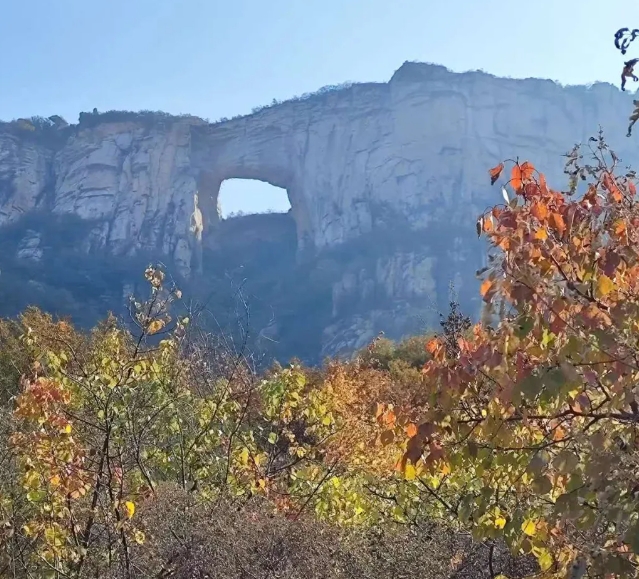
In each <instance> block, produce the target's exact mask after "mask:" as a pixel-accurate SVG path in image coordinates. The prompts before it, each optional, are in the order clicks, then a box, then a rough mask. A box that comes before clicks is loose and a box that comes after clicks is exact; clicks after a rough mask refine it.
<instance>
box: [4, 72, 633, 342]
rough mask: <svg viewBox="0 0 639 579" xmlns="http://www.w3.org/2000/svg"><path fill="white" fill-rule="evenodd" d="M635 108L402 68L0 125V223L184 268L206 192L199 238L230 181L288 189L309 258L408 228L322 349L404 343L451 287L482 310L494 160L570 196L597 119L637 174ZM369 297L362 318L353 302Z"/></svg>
mask: <svg viewBox="0 0 639 579" xmlns="http://www.w3.org/2000/svg"><path fill="white" fill-rule="evenodd" d="M632 98H633V97H632V96H631V95H629V94H624V93H621V92H620V91H619V90H618V89H617V88H615V87H613V86H611V85H609V84H604V83H598V84H594V85H592V86H590V87H585V86H574V87H562V86H560V85H558V84H556V83H554V82H552V81H548V80H539V79H526V80H512V79H502V78H497V77H494V76H492V75H489V74H486V73H483V72H468V73H461V74H457V73H452V72H450V71H448V70H447V69H446V68H444V67H442V66H437V65H429V64H418V63H405V64H404V65H403V66H402V67H401V68H400V69H399V70H398V71H397V72H396V73H395V74H394V75H393V77H392V78H391V79H390V81H389V82H388V83H366V84H355V85H352V86H350V87H347V88H344V89H342V90H335V91H328V92H324V93H319V94H315V95H310V96H308V97H306V98H301V99H293V100H291V101H288V102H284V103H281V104H278V105H275V106H272V107H268V108H265V109H263V110H261V111H259V112H257V113H255V114H251V115H247V116H243V117H239V118H236V119H232V120H229V121H224V122H218V123H213V124H211V123H207V122H205V121H203V120H201V119H197V118H194V117H171V116H169V115H162V114H153V113H144V114H135V113H106V114H103V115H99V114H98V115H95V114H83V115H81V118H80V122H79V124H77V125H71V126H64V124H59V123H58V124H56V125H55V126H48V127H45V129H43V128H42V127H35V130H32V129H33V128H29V126H28V124H29V123H28V122H25V121H21V123H8V124H4V125H0V225H2V224H8V223H12V222H15V221H16V220H17V219H19V217H20V216H21V215H24V214H25V213H29V212H32V211H34V210H42V211H46V212H51V213H52V214H54V215H55V214H75V215H77V216H79V217H80V218H82V219H84V220H88V221H90V222H91V224H92V226H91V232H90V234H89V235H88V236H87V237H86V240H85V246H86V250H87V251H89V250H103V251H105V252H109V253H112V254H115V255H132V254H135V253H136V252H138V251H141V250H144V251H150V252H156V253H158V254H160V255H164V256H167V257H168V258H170V259H172V260H173V262H174V263H175V264H176V265H177V267H178V268H179V269H180V270H181V271H182V273H184V274H185V275H189V274H190V273H191V263H192V258H193V253H194V251H196V248H197V244H198V240H197V239H195V238H194V235H193V233H192V231H191V230H190V219H191V215H192V213H193V199H194V195H195V194H196V192H197V193H198V195H199V208H200V210H201V212H202V220H203V232H204V243H205V245H206V244H207V243H213V241H211V240H214V239H215V236H216V232H217V231H218V229H219V215H218V212H217V206H218V193H219V189H220V185H221V183H222V182H223V181H224V180H225V179H230V178H245V179H258V180H262V181H266V182H268V183H271V184H273V185H276V186H278V187H282V188H284V189H286V190H287V192H288V196H289V199H290V203H291V208H292V210H291V214H292V217H293V219H294V221H295V227H296V231H297V252H298V259H299V260H302V261H303V260H304V259H310V257H309V256H317V255H323V252H326V251H330V250H331V249H334V248H339V247H342V246H346V245H348V244H351V243H355V244H356V243H357V242H358V240H359V241H360V242H362V243H363V244H364V246H366V247H367V248H368V249H369V250H371V247H373V246H374V244H375V240H378V241H380V240H382V239H390V240H392V239H395V237H397V235H399V234H401V237H402V239H401V240H399V241H397V240H395V241H388V242H387V244H386V247H384V248H380V250H379V252H378V253H379V255H372V257H370V259H368V260H367V261H366V263H365V264H359V265H357V266H356V265H353V263H351V265H350V266H349V267H347V268H345V269H344V270H343V271H340V272H338V273H337V276H336V277H335V278H334V279H332V281H331V296H332V297H331V300H332V304H331V309H330V311H331V314H330V320H327V324H326V325H325V327H324V331H323V336H322V339H321V344H322V348H323V350H322V352H323V353H325V354H330V353H335V352H341V351H350V350H352V349H353V348H355V347H358V346H361V345H363V344H364V343H365V342H366V341H367V340H368V339H370V338H372V337H374V336H375V335H376V334H377V332H378V331H379V330H381V329H383V330H384V331H386V333H387V334H390V335H396V336H398V335H401V334H402V333H404V332H406V331H414V328H415V327H416V324H417V326H419V324H421V323H422V322H424V323H425V322H429V323H432V322H433V319H434V318H433V315H434V314H433V312H434V309H433V308H432V307H431V306H430V305H429V304H435V305H437V306H441V305H442V304H445V302H446V301H447V288H448V284H449V282H450V281H455V282H456V288H457V290H458V291H461V292H462V293H464V295H465V296H466V299H467V302H468V303H470V304H472V303H473V302H472V299H471V296H474V295H475V293H476V285H475V283H474V280H473V276H474V271H475V270H476V269H477V268H478V267H480V266H481V259H482V257H481V256H482V251H483V250H482V248H481V246H480V244H479V242H477V241H476V238H475V239H473V229H474V225H473V224H474V221H475V219H476V217H477V215H478V213H479V212H481V211H482V210H483V209H484V208H485V207H487V206H488V205H491V204H493V203H495V202H499V197H500V196H499V192H498V190H496V189H492V188H491V187H490V186H489V184H488V177H487V170H488V168H489V167H491V166H493V165H495V164H496V163H498V162H499V161H500V160H502V159H503V158H514V157H517V156H518V157H519V158H520V159H522V160H523V159H529V160H531V161H532V162H533V163H534V164H535V165H537V166H539V167H543V168H544V170H545V172H546V173H547V175H548V178H549V180H550V181H551V182H555V183H558V184H560V185H561V184H563V183H565V178H564V175H563V174H562V168H563V159H562V157H561V155H562V154H564V153H565V152H567V151H568V150H569V149H570V148H571V147H572V145H574V144H575V143H576V142H581V141H585V140H587V138H588V137H590V136H591V135H593V134H596V132H597V130H598V128H599V126H602V127H603V128H604V131H605V134H606V136H607V140H608V142H609V143H610V144H611V146H612V147H613V148H614V149H615V150H616V152H617V153H618V154H619V155H620V156H621V157H622V159H623V160H624V162H625V163H630V164H633V165H636V162H637V161H638V160H639V150H638V148H637V145H636V141H635V140H634V139H627V138H626V137H625V134H626V127H627V117H628V114H629V112H630V110H631V108H632ZM408 232H411V235H412V236H413V237H410V236H408ZM405 234H406V235H405ZM30 235H31V236H32V237H33V232H32V233H31V234H30ZM393 236H395V237H393ZM25 243H26V242H25ZM32 243H33V242H32ZM371 244H372V246H371ZM372 251H373V254H374V253H375V250H374V247H373V250H372ZM32 254H34V255H37V252H35V253H34V252H32ZM366 300H370V303H371V304H373V305H372V306H371V307H370V308H369V309H368V310H366V309H364V310H362V311H358V312H356V313H353V312H352V311H351V310H350V309H349V308H350V307H351V305H352V304H353V303H354V302H359V303H360V305H361V303H364V302H365V303H368V302H367V301H366ZM382 302H383V303H384V306H383V307H379V304H380V303H382ZM375 304H378V305H377V306H376V305H375ZM472 307H473V308H475V309H476V304H475V305H472ZM360 309H361V308H360ZM428 312H430V313H428ZM435 319H436V318H435ZM389 329H390V332H389V331H388V330H389Z"/></svg>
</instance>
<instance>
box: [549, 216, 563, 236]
mask: <svg viewBox="0 0 639 579" xmlns="http://www.w3.org/2000/svg"><path fill="white" fill-rule="evenodd" d="M550 224H551V225H552V227H553V228H554V229H556V230H557V233H559V236H560V237H561V236H562V235H563V234H564V231H566V224H565V223H564V218H563V217H562V216H561V214H560V213H551V214H550Z"/></svg>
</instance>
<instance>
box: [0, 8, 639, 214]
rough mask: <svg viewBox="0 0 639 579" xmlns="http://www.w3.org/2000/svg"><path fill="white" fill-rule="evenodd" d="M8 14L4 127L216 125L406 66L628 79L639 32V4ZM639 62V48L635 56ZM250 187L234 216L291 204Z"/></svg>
mask: <svg viewBox="0 0 639 579" xmlns="http://www.w3.org/2000/svg"><path fill="white" fill-rule="evenodd" d="M0 6H1V8H2V9H1V10H0V12H1V14H0V119H4V120H10V119H12V118H18V117H25V116H31V115H42V116H49V115H52V114H60V115H62V116H63V117H65V118H66V119H67V120H68V121H70V122H77V118H78V113H79V112H80V111H90V110H92V109H93V108H94V107H97V108H98V110H108V109H126V110H140V109H151V110H164V111H167V112H170V113H191V114H194V115H198V116H201V117H205V118H209V119H211V120H215V119H217V118H219V117H223V116H226V117H230V116H233V115H235V114H240V113H247V112H250V110H251V108H252V107H254V106H256V105H261V104H266V103H269V102H270V101H271V100H272V99H273V98H276V99H279V100H281V99H286V98H287V97H290V96H293V95H297V94H301V93H304V92H311V91H314V90H316V89H318V88H319V87H321V86H323V85H327V84H338V83H340V82H344V81H357V82H359V81H362V82H365V81H382V82H384V81H387V80H388V79H389V78H390V76H391V75H392V74H393V72H394V71H395V70H396V69H397V68H399V66H400V65H401V64H402V63H403V62H404V61H406V60H419V61H425V62H435V63H438V64H443V65H445V66H447V67H449V68H450V69H452V70H454V71H459V72H461V71H465V70H473V69H483V70H485V71H487V72H490V73H493V74H496V75H500V76H510V77H541V78H550V79H553V80H557V81H560V82H562V83H564V84H582V83H591V82H594V81H597V80H601V81H608V82H612V83H615V84H618V81H619V74H620V70H621V68H620V65H621V63H622V60H623V58H624V57H623V56H622V55H621V54H620V53H619V52H618V51H617V50H616V49H615V47H614V44H613V36H614V32H615V31H616V30H617V29H618V28H621V27H622V26H628V27H630V28H639V5H638V4H637V1H636V0H536V1H530V2H520V1H517V0H446V1H442V0H438V1H437V2H435V1H433V0H56V1H53V0H0ZM633 46H634V45H633ZM637 56H639V39H637V41H636V49H635V50H633V49H632V48H631V49H630V51H629V53H628V55H627V58H634V57H637ZM630 86H631V87H632V88H633V90H634V85H633V84H632V83H631V85H630ZM242 183H244V182H240V183H239V185H238V184H237V183H231V182H229V183H228V184H227V186H226V187H225V188H224V197H223V198H222V205H223V209H224V211H225V212H226V213H228V212H229V211H237V210H239V209H244V210H246V209H247V207H248V208H251V209H253V210H263V209H266V208H268V207H272V208H275V209H280V208H282V203H284V202H283V201H282V199H283V197H282V198H280V201H279V202H278V201H277V199H276V198H274V197H269V198H268V199H267V198H265V197H264V195H263V191H264V187H265V186H264V185H262V186H260V185H259V184H258V185H254V186H248V185H243V184H242ZM231 190H232V191H233V193H232V194H231V193H230V192H231ZM242 195H244V197H245V198H244V197H243V198H242V199H243V201H242V202H240V197H242ZM227 198H228V199H227ZM274 199H275V200H274ZM247 204H248V205H247Z"/></svg>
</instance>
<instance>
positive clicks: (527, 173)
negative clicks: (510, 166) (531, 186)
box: [521, 161, 535, 181]
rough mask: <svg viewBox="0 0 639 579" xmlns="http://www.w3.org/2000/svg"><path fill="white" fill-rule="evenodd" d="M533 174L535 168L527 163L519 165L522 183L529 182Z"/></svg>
mask: <svg viewBox="0 0 639 579" xmlns="http://www.w3.org/2000/svg"><path fill="white" fill-rule="evenodd" d="M534 174H535V168H534V167H533V166H532V165H531V164H530V163H529V162H528V161H524V162H523V163H522V164H521V178H522V179H523V180H524V181H531V180H532V178H533V176H534Z"/></svg>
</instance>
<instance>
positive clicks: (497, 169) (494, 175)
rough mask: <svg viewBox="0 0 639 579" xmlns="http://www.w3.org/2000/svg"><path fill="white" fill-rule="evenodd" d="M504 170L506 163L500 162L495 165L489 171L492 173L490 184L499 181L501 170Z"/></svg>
mask: <svg viewBox="0 0 639 579" xmlns="http://www.w3.org/2000/svg"><path fill="white" fill-rule="evenodd" d="M503 170H504V164H503V163H499V165H497V166H496V167H493V168H492V169H491V170H490V171H489V173H490V184H491V185H494V184H495V181H497V179H499V176H500V175H501V172H502V171H503Z"/></svg>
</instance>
